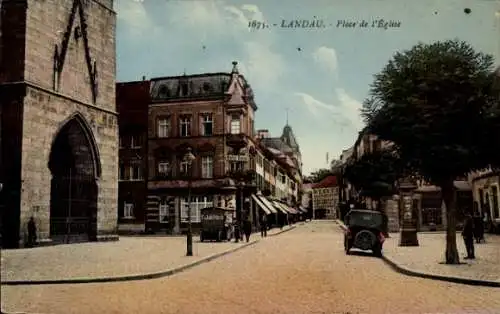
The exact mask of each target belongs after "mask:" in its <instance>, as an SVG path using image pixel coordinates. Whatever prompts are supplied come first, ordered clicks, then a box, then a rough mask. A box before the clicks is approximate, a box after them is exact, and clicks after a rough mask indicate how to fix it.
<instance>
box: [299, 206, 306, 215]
mask: <svg viewBox="0 0 500 314" xmlns="http://www.w3.org/2000/svg"><path fill="white" fill-rule="evenodd" d="M299 210H300V211H301V212H303V213H304V214H307V209H305V208H304V207H302V206H299Z"/></svg>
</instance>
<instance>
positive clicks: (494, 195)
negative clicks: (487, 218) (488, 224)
mask: <svg viewBox="0 0 500 314" xmlns="http://www.w3.org/2000/svg"><path fill="white" fill-rule="evenodd" d="M491 200H492V205H493V206H492V208H491V215H492V217H493V218H494V219H497V218H499V217H500V209H499V208H498V188H497V186H496V185H494V186H492V187H491Z"/></svg>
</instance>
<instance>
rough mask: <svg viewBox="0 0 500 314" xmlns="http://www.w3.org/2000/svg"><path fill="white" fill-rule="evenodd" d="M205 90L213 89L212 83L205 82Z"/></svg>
mask: <svg viewBox="0 0 500 314" xmlns="http://www.w3.org/2000/svg"><path fill="white" fill-rule="evenodd" d="M203 91H205V92H211V91H212V85H210V83H207V82H205V83H203Z"/></svg>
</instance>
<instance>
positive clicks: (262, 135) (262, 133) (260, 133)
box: [257, 129, 269, 138]
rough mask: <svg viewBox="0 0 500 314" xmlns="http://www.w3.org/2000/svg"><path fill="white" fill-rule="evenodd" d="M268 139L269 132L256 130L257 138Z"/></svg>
mask: <svg viewBox="0 0 500 314" xmlns="http://www.w3.org/2000/svg"><path fill="white" fill-rule="evenodd" d="M267 137H269V130H266V129H261V130H257V138H267Z"/></svg>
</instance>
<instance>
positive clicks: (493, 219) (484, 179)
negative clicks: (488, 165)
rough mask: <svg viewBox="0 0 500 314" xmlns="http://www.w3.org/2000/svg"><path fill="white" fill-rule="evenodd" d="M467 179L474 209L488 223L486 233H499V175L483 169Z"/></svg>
mask: <svg viewBox="0 0 500 314" xmlns="http://www.w3.org/2000/svg"><path fill="white" fill-rule="evenodd" d="M469 179H470V181H471V183H472V195H473V199H474V207H475V208H477V209H478V210H479V211H480V212H481V213H482V214H483V215H484V216H486V217H487V219H488V222H489V223H490V225H489V230H488V231H491V232H496V233H500V196H499V186H500V173H499V172H498V171H493V170H492V169H485V170H483V171H476V172H473V173H471V174H470V175H469Z"/></svg>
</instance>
